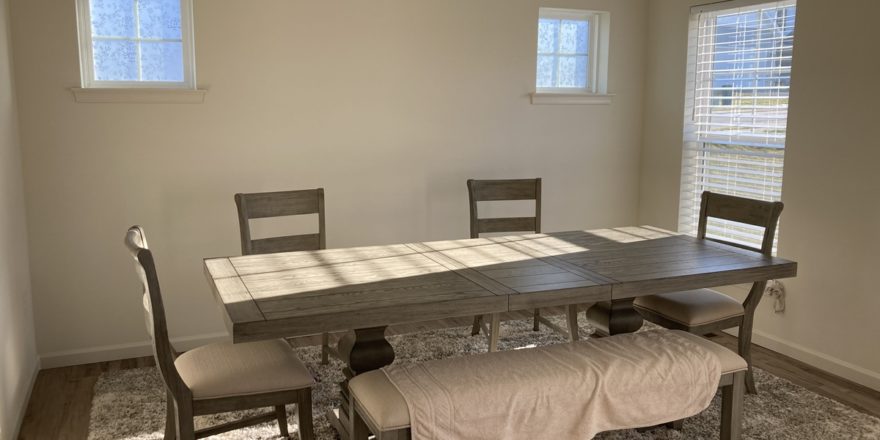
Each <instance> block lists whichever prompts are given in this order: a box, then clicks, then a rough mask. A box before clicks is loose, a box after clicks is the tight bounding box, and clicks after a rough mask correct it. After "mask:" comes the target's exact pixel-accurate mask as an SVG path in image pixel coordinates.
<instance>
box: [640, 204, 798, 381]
mask: <svg viewBox="0 0 880 440" xmlns="http://www.w3.org/2000/svg"><path fill="white" fill-rule="evenodd" d="M783 207H784V205H783V203H782V202H765V201H761V200H753V199H747V198H743V197H735V196H728V195H724V194H717V193H712V192H709V191H705V192H703V194H702V196H701V200H700V219H699V223H698V226H697V238H698V239H701V240H711V241H715V242H718V243H723V244H726V245H730V246H735V247H738V248H741V249H746V250H750V251H755V252H760V253H762V254H764V255H767V256H770V255H772V253H773V240H774V238H775V237H776V227H777V225H778V223H779V216H780V215H781V214H782V208H783ZM709 218H718V219H722V220H729V221H733V222H737V223H744V224H748V225H753V226H759V227H763V228H764V237H763V239H762V241H761V248H760V249H756V248H753V247H750V246H746V245H742V244H740V243H733V242H730V241H726V240H722V239H718V238H711V237H706V226H707V224H708V221H709ZM766 287H767V281H757V282H755V283H753V284H752V288H751V290H749V295H748V296H747V297H746V300H745V301H744V302H743V309H744V312H745V313H744V314H743V315H741V316H734V317H731V318H727V319H724V320H721V321H717V322H712V323H710V324H704V325H698V326H688V325H686V324H682V323H680V322H676V321H673V320H670V319H667V318H666V317H664V316H663V315H660V314H658V313H655V312H654V311H652V310H649V309H645V308H641V307H635V309H636V310H637V311H638V312H639V313H640V314H641V315H642V316H643V317H644V318H645V319H646V320H648V321H651V322H653V323H655V324H657V325H660V326H663V327H666V328H669V329H677V330H684V331H686V332H689V333H694V334H698V335H705V334H709V333H714V332H719V331H721V330H726V329H729V328H733V327H739V335H738V353H739V355H740V356H742V358H743V359H745V360H746V362H748V364H749V370H748V373H747V374H746V389H747V390H748V392H749V393H750V394H755V393H757V388H756V387H755V379H754V376H753V373H752V349H751V347H752V326H753V323H754V320H755V309H757V308H758V303H759V302H760V301H761V298H762V297H763V296H764V289H765V288H766Z"/></svg>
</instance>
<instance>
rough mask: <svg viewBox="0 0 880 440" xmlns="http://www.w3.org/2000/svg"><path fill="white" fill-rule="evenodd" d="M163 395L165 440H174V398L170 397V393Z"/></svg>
mask: <svg viewBox="0 0 880 440" xmlns="http://www.w3.org/2000/svg"><path fill="white" fill-rule="evenodd" d="M165 394H166V397H165V440H175V439H176V438H177V424H176V423H175V419H176V417H175V416H174V413H175V412H176V409H175V408H174V396H172V395H171V392H170V391H169V392H166V393H165Z"/></svg>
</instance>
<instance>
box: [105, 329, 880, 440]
mask: <svg viewBox="0 0 880 440" xmlns="http://www.w3.org/2000/svg"><path fill="white" fill-rule="evenodd" d="M551 319H552V318H551ZM559 324H560V325H562V324H563V322H559ZM501 328H502V337H501V343H500V348H501V349H502V350H510V349H516V348H521V347H528V346H539V345H548V344H556V343H563V342H565V340H564V339H563V338H562V337H561V336H560V335H558V334H555V333H553V332H551V331H549V330H542V331H540V332H533V331H532V329H531V322H529V321H511V322H505V323H504V324H502V327H501ZM581 330H582V336H584V337H586V336H587V335H588V333H589V332H588V329H586V328H583V329H581ZM389 341H390V342H391V344H392V345H393V346H394V349H395V352H396V355H397V358H396V360H395V362H399V363H410V362H418V361H424V360H429V359H438V358H444V357H451V356H462V355H466V354H472V353H482V352H485V351H486V341H485V338H483V337H478V336H470V328H466V327H459V328H450V329H444V330H433V331H426V332H420V333H414V334H408V335H401V336H394V337H391V338H389ZM296 350H297V352H298V353H299V355H300V357H301V358H302V359H303V360H304V361H305V362H306V364H307V365H308V366H309V369H310V370H311V371H312V373H313V374H314V376H315V378H316V380H317V381H318V385H317V386H316V387H315V389H314V391H313V393H314V394H313V413H314V423H315V434H316V437H317V438H318V439H322V440H324V439H326V440H330V439H336V438H338V436H337V435H336V433H335V431H334V430H333V428H331V427H330V424H329V422H328V421H327V419H326V417H325V414H326V412H327V410H329V409H331V408H334V407H336V406H338V405H339V400H338V399H339V398H338V396H339V394H338V388H337V385H336V383H337V382H339V381H341V380H342V373H341V368H342V364H341V363H340V362H339V361H336V360H333V361H331V362H330V364H329V365H320V363H319V362H320V355H321V351H320V347H303V348H297V349H296ZM755 380H756V382H757V385H758V388H759V391H760V394H758V395H757V396H752V395H747V396H746V398H745V421H744V426H743V428H744V433H743V438H746V439H774V440H776V439H780V440H783V439H796V440H807V439H847V440H849V439H880V419H878V418H876V417H872V416H869V415H866V414H864V413H861V412H859V411H856V410H854V409H851V408H849V407H847V406H845V405H843V404H840V403H838V402H835V401H833V400H831V399H828V398H825V397H823V396H819V395H817V394H815V393H812V392H810V391H807V390H806V389H804V388H802V387H799V386H797V385H794V384H793V383H791V382H789V381H787V380H784V379H780V378H778V377H776V376H773V375H772V374H769V373H767V372H765V371H762V370H760V369H758V370H756V371H755ZM719 405H720V393H719V395H718V396H716V398H715V400H714V401H713V403H712V405H711V406H710V407H709V408H708V409H707V410H705V411H703V413H701V414H700V415H698V416H696V417H692V418H690V419H687V420H686V421H685V424H684V429H683V430H681V431H673V430H666V429H662V428H661V429H657V430H653V431H649V432H636V431H634V430H626V431H614V432H605V433H601V434H599V435H598V436H597V437H596V439H605V440H639V439H670V440H671V439H716V438H718V436H719V432H718V427H719V407H720V406H719ZM289 409H290V410H292V409H293V408H292V407H291V408H289ZM246 414H247V413H243V412H240V413H229V414H222V415H217V416H211V417H198V418H197V419H196V427H197V428H200V427H204V426H210V425H215V424H218V423H222V422H227V421H231V420H234V419H236V418H240V417H241V416H243V415H246ZM288 419H289V420H288V421H289V423H290V427H291V438H296V437H295V431H296V423H297V421H296V417H295V416H294V415H293V413H292V412H291V414H290V415H289V417H288ZM164 424H165V391H164V386H163V384H162V380H161V377H160V376H159V374H158V371H157V370H156V369H155V368H139V369H132V370H123V371H115V372H110V373H105V374H103V375H101V377H100V378H99V379H98V382H97V384H96V385H95V392H94V398H93V400H92V409H91V420H90V422H89V437H88V438H89V439H90V440H119V439H126V440H148V439H149V440H152V439H161V438H162V433H163V432H164ZM279 437H280V436H279V432H278V427H277V425H276V424H275V423H266V424H264V425H258V426H254V427H251V428H247V429H242V430H238V431H233V432H229V433H226V434H223V435H219V436H215V437H212V438H216V439H224V440H239V439H277V438H279Z"/></svg>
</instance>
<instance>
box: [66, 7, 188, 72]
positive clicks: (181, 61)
mask: <svg viewBox="0 0 880 440" xmlns="http://www.w3.org/2000/svg"><path fill="white" fill-rule="evenodd" d="M77 15H78V20H79V44H80V67H81V71H82V86H83V88H108V87H154V88H189V89H193V88H195V67H194V64H195V63H194V62H193V58H194V51H193V38H192V0H77Z"/></svg>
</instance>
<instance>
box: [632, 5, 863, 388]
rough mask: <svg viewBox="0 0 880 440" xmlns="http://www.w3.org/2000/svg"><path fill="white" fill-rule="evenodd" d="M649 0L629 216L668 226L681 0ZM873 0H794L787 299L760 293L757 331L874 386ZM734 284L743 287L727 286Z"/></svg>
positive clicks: (677, 139) (680, 79)
mask: <svg viewBox="0 0 880 440" xmlns="http://www.w3.org/2000/svg"><path fill="white" fill-rule="evenodd" d="M699 3H705V1H701V0H652V1H651V2H650V4H649V14H648V15H649V17H650V18H649V32H648V41H649V43H648V66H647V76H646V95H645V96H646V98H645V119H644V137H645V140H644V145H643V149H642V158H641V160H642V172H641V176H642V179H641V196H640V205H639V206H640V209H639V218H640V221H641V222H642V223H648V224H655V225H658V226H664V227H667V228H674V227H676V221H677V207H678V184H679V176H680V170H681V147H682V118H683V114H684V110H683V109H684V94H685V93H684V83H685V60H686V54H687V46H686V44H687V24H688V14H689V7H690V6H691V5H692V4H699ZM878 16H880V2H877V1H876V0H846V1H835V2H829V1H822V0H799V1H798V9H797V23H796V29H795V43H794V44H795V48H794V55H793V67H792V85H791V102H790V104H789V119H788V138H787V142H786V153H785V175H784V182H783V185H784V186H783V195H782V199H783V201H784V202H785V210H784V211H783V213H782V219H781V224H780V236H779V255H780V256H783V257H786V258H790V259H793V260H796V261H798V263H799V270H798V271H799V275H798V277H797V278H795V279H791V280H787V281H785V284H786V286H787V288H788V301H787V305H788V309H787V310H786V312H785V313H784V314H774V313H773V311H772V301H766V300H765V301H764V302H762V304H761V306H760V308H759V310H758V313H757V318H756V323H755V329H756V339H755V340H756V342H758V343H760V344H762V345H765V346H767V347H769V348H772V349H774V350H777V351H780V352H783V353H786V354H789V355H791V356H794V357H796V358H799V359H802V360H804V361H806V362H808V363H810V364H812V365H814V366H817V367H819V368H823V369H826V370H829V371H831V372H834V373H836V374H839V375H842V376H844V377H847V378H850V379H852V380H856V381H858V382H860V383H863V384H865V385H868V386H871V387H873V388H875V389H880V350H878V347H880V345H878V342H877V341H878V337H880V320H878V319H877V316H878V315H877V312H878V310H880V294H878V288H877V280H876V274H877V268H878V267H880V253H878V252H877V249H878V248H880V228H878V226H880V203H878V199H877V194H878V191H880V173H878V172H877V170H876V167H877V164H878V163H880V148H878V146H880V141H878V139H880V129H878V127H880V125H878V123H877V121H878V117H880V110H878V105H880V83H878V78H880V59H878V57H877V56H876V54H877V41H878V39H880V33H878V31H877V26H876V23H875V22H876V17H878ZM732 292H733V293H735V294H737V295H743V296H744V293H743V292H742V291H737V290H735V289H734V290H732Z"/></svg>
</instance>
